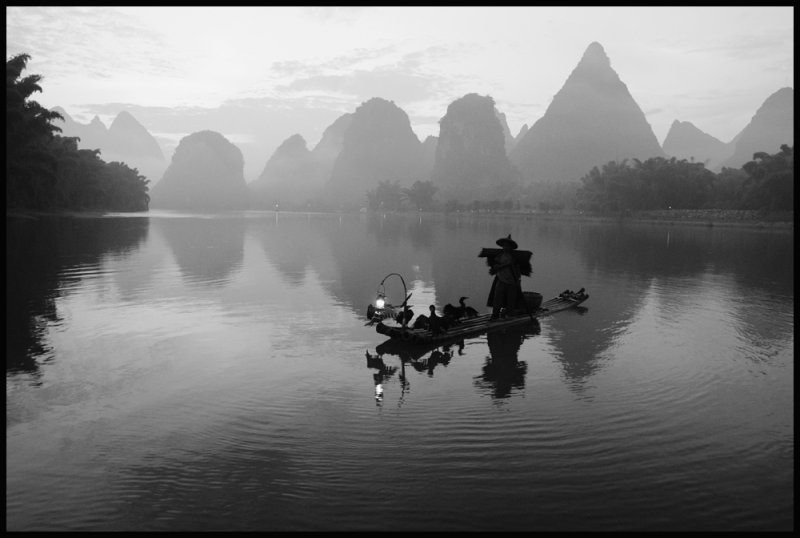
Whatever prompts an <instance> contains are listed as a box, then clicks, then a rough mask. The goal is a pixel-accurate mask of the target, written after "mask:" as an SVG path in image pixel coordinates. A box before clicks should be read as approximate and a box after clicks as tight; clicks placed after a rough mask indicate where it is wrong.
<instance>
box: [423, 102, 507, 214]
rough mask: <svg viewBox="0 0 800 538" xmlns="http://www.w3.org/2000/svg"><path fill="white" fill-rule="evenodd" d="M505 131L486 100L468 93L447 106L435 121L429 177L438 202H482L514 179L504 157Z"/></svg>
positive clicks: (490, 104) (496, 113)
mask: <svg viewBox="0 0 800 538" xmlns="http://www.w3.org/2000/svg"><path fill="white" fill-rule="evenodd" d="M507 130H508V127H507V126H506V128H505V130H504V128H503V124H502V122H501V116H500V114H499V113H498V112H497V109H496V108H495V104H494V99H492V98H491V97H489V96H480V95H478V94H475V93H471V94H467V95H465V96H464V97H461V98H460V99H457V100H455V101H453V102H452V103H450V105H449V106H448V107H447V113H446V114H445V115H444V117H443V118H442V119H441V120H440V121H439V141H438V143H437V145H436V160H435V162H434V167H433V174H432V178H433V183H434V185H435V186H436V188H437V189H438V190H439V196H440V198H441V199H454V200H457V201H461V202H464V201H467V202H468V201H471V200H473V199H478V200H479V199H486V198H485V197H486V196H496V195H497V191H496V189H497V187H498V186H500V185H502V184H504V183H507V182H509V181H511V180H512V179H514V177H515V171H514V169H513V167H512V166H511V162H510V161H509V160H508V157H507V156H506V143H507V139H508V138H507V136H506V135H507ZM504 131H505V132H504ZM508 136H510V133H508ZM489 199H491V198H489Z"/></svg>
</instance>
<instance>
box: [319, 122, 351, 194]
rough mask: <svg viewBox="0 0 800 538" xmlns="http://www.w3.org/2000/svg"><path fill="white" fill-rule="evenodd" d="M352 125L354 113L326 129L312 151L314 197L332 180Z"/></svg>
mask: <svg viewBox="0 0 800 538" xmlns="http://www.w3.org/2000/svg"><path fill="white" fill-rule="evenodd" d="M352 123H353V113H352V112H348V113H346V114H342V115H341V116H339V117H338V118H336V121H334V122H333V123H331V124H330V125H329V126H328V127H327V128H326V129H325V131H324V132H323V133H322V138H320V140H319V142H317V145H316V146H314V149H312V150H311V161H312V163H313V166H314V191H315V192H314V195H315V196H317V197H319V196H320V193H321V191H322V189H323V187H324V186H325V185H326V184H327V183H328V181H329V180H330V179H331V173H332V172H333V165H334V164H335V163H336V159H338V158H339V154H340V153H341V152H342V147H343V145H344V133H345V132H346V131H347V129H348V128H349V127H350V125H351V124H352Z"/></svg>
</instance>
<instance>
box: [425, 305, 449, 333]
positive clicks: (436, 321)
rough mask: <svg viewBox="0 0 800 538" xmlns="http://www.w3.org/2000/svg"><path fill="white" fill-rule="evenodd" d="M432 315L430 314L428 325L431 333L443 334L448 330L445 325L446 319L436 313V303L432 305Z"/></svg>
mask: <svg viewBox="0 0 800 538" xmlns="http://www.w3.org/2000/svg"><path fill="white" fill-rule="evenodd" d="M430 310H431V315H430V316H428V327H429V328H430V331H431V334H441V333H442V332H444V331H445V330H446V328H445V326H444V320H443V319H442V318H441V317H440V316H438V315H436V307H435V306H434V305H431V306H430Z"/></svg>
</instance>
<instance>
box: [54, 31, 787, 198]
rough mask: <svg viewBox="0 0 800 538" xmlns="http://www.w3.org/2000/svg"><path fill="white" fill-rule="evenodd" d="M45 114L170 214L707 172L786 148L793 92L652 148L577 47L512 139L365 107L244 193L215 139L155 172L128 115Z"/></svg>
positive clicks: (237, 165)
mask: <svg viewBox="0 0 800 538" xmlns="http://www.w3.org/2000/svg"><path fill="white" fill-rule="evenodd" d="M57 110H58V111H59V112H60V113H61V114H62V115H63V116H64V118H65V121H64V123H63V125H60V126H61V128H62V134H63V135H64V136H79V137H80V138H81V142H80V147H81V148H90V149H95V148H99V149H100V150H101V158H103V159H104V160H106V161H112V160H119V161H123V162H126V163H127V164H129V165H130V166H132V167H135V168H137V169H138V170H139V172H140V173H142V174H143V175H145V176H147V177H148V178H149V179H150V180H151V204H150V205H151V207H154V208H156V207H160V208H174V209H179V208H183V209H188V208H193V209H233V208H245V207H257V208H272V207H274V205H275V204H276V203H278V204H280V206H281V207H283V208H301V207H309V206H313V207H338V208H345V207H347V208H349V207H361V206H363V205H364V202H365V193H366V192H367V191H368V190H371V189H375V188H376V186H377V185H378V184H379V183H380V182H383V181H397V182H398V183H399V184H400V185H401V186H402V187H408V186H410V185H411V184H413V182H414V181H417V180H421V181H428V180H432V181H433V183H434V185H435V186H436V187H437V189H438V193H439V194H438V196H439V197H440V198H442V199H456V200H459V201H469V200H472V199H498V198H502V197H503V196H508V195H512V193H513V185H515V184H529V183H532V182H536V183H551V184H559V183H562V184H563V183H566V182H575V181H577V180H579V179H580V178H581V177H583V176H584V175H586V174H587V173H588V172H589V171H590V170H591V169H592V168H593V167H595V166H597V167H602V165H603V164H606V163H607V162H609V161H621V160H623V159H629V160H630V159H640V160H646V159H648V158H652V157H676V158H678V159H687V160H692V161H695V162H703V163H705V164H706V167H707V168H708V169H710V170H712V171H719V170H720V169H721V168H722V167H731V168H739V167H741V166H742V165H743V164H744V163H745V162H747V161H749V160H752V156H753V154H754V153H755V152H758V151H764V152H767V153H775V152H777V151H778V150H779V148H780V145H781V144H788V145H790V146H792V145H794V90H793V89H792V88H782V89H780V90H778V91H777V92H775V93H774V94H773V95H771V96H769V97H768V98H767V100H766V101H765V102H764V104H763V105H762V106H761V107H760V108H759V109H758V110H757V111H756V113H755V115H754V116H753V118H752V120H751V122H750V123H749V124H748V125H747V126H746V127H745V128H744V129H743V130H742V131H741V132H740V133H739V134H738V135H737V136H736V137H734V138H733V140H731V141H729V142H727V143H726V142H722V141H720V140H718V139H716V138H714V137H713V136H711V135H709V134H707V133H704V132H702V131H701V130H700V129H698V128H697V127H695V126H694V125H693V124H692V123H690V122H688V121H679V120H675V122H673V124H672V126H671V128H670V130H669V133H668V134H667V137H666V138H665V140H664V144H663V147H662V146H661V145H660V144H659V143H658V140H657V139H656V137H655V134H654V133H653V130H652V128H651V126H650V125H649V123H648V122H647V120H646V117H645V115H644V113H643V112H642V110H641V109H640V108H639V106H638V105H637V104H636V102H635V100H634V99H633V97H632V96H631V95H630V93H629V92H628V89H627V86H626V85H625V84H624V83H623V82H622V80H620V78H619V76H618V75H617V73H616V72H615V71H614V70H613V68H612V67H611V63H610V60H609V58H608V57H607V56H606V54H605V51H604V50H603V47H602V46H601V45H600V44H599V43H592V44H590V45H589V47H588V48H587V49H586V51H585V53H584V55H583V57H582V58H581V60H580V61H579V62H578V64H577V66H576V67H575V69H574V70H573V71H572V73H571V74H570V76H569V77H568V78H567V80H566V82H565V83H564V86H563V87H562V88H561V90H559V92H558V93H557V94H556V95H555V96H554V97H553V100H552V102H551V104H550V106H549V107H548V108H547V110H546V111H545V114H544V115H543V116H542V117H541V118H540V119H539V120H538V121H536V122H535V123H534V124H533V125H532V126H530V127H528V125H527V124H526V125H524V126H523V127H522V129H521V130H520V132H519V133H518V134H517V135H516V136H514V135H513V134H512V133H511V132H510V130H509V128H508V124H507V122H506V119H505V115H504V114H503V113H502V112H500V111H498V110H497V108H496V106H495V103H494V100H493V99H492V98H491V97H490V96H479V95H477V94H468V95H465V96H463V97H461V98H459V99H456V100H455V101H453V102H452V103H451V104H450V105H449V106H448V108H447V111H446V114H445V115H444V116H443V117H442V119H441V120H440V122H439V123H440V132H439V136H438V137H433V136H429V137H427V138H426V140H425V141H424V142H420V140H419V139H418V137H417V136H416V135H415V134H414V132H413V130H412V128H411V125H410V122H409V118H408V115H407V114H406V113H405V112H404V111H403V110H402V109H401V108H400V107H398V106H397V105H395V104H394V103H393V102H391V101H387V100H385V99H382V98H378V97H376V98H373V99H370V100H368V101H366V102H364V103H362V104H361V105H360V106H359V107H358V108H357V109H356V110H355V111H354V112H352V113H347V114H344V115H342V116H341V117H339V118H338V119H336V120H335V121H334V122H333V123H332V124H331V125H330V126H329V127H328V128H327V129H326V130H325V132H324V134H323V136H322V138H321V140H320V141H319V143H318V144H317V145H316V146H315V147H314V148H311V149H310V148H309V147H308V145H307V142H306V140H305V139H304V138H303V137H302V136H301V135H299V134H295V135H292V136H291V137H289V138H288V139H286V140H285V141H284V142H283V143H282V144H281V145H280V146H279V147H278V148H277V149H276V150H275V151H274V153H273V154H272V155H271V156H269V157H268V158H267V157H266V156H265V159H266V164H265V166H264V168H263V171H262V172H261V174H260V175H259V176H258V177H257V178H256V179H254V180H253V181H252V182H250V183H247V182H246V181H245V179H244V176H243V158H242V153H241V151H239V150H238V148H236V146H235V145H234V144H232V143H231V142H230V141H228V140H227V139H226V138H225V137H224V136H223V135H221V134H219V133H214V132H212V131H202V132H197V133H193V134H190V135H189V136H187V137H185V138H183V139H182V140H181V142H180V144H179V146H178V148H177V149H176V150H175V153H174V155H173V157H172V159H171V161H170V162H169V163H167V162H166V160H165V159H164V156H163V152H162V150H161V148H160V147H159V144H158V143H157V141H156V140H155V138H154V137H153V136H152V135H150V133H148V132H147V130H146V129H145V128H144V127H143V126H142V125H141V124H140V123H139V122H138V121H136V119H135V118H133V116H132V115H131V114H130V113H128V112H121V113H120V114H119V115H118V116H117V117H116V118H115V120H114V121H113V122H112V125H111V127H110V128H108V129H106V128H105V126H104V125H103V124H102V122H101V121H100V120H99V119H98V118H97V117H95V119H94V120H93V121H92V122H91V123H89V124H87V125H84V124H80V123H78V122H75V121H74V120H73V119H72V118H70V117H69V116H68V114H67V113H66V112H65V111H64V110H63V109H58V108H57Z"/></svg>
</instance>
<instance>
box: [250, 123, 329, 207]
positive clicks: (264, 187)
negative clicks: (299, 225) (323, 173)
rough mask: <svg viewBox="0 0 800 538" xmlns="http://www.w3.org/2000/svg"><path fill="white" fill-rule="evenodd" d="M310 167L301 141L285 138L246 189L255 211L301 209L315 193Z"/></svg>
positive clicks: (307, 154)
mask: <svg viewBox="0 0 800 538" xmlns="http://www.w3.org/2000/svg"><path fill="white" fill-rule="evenodd" d="M313 166H314V163H313V162H312V157H311V152H310V151H309V150H308V147H307V146H306V141H305V139H304V138H303V137H302V136H300V135H299V134H295V135H292V136H290V137H289V138H287V139H286V140H285V141H284V142H283V143H282V144H281V145H280V146H278V149H276V150H275V153H273V154H272V157H270V159H269V160H268V161H267V164H266V166H265V167H264V171H263V172H262V173H261V175H260V176H259V177H258V179H256V180H255V181H253V182H252V183H250V184H249V185H248V187H249V188H250V191H251V192H252V193H253V202H254V203H255V204H256V205H257V206H258V207H263V208H270V209H271V208H273V207H274V206H275V204H276V203H277V204H279V207H282V208H287V209H297V208H300V207H305V206H306V204H307V203H308V202H309V201H310V199H311V197H312V196H313V195H315V194H316V193H317V191H318V190H319V182H318V181H317V179H316V177H315V175H314V169H313Z"/></svg>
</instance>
